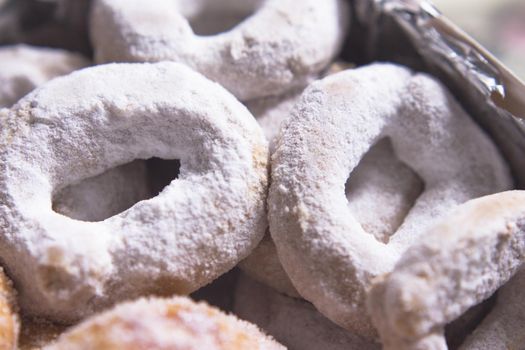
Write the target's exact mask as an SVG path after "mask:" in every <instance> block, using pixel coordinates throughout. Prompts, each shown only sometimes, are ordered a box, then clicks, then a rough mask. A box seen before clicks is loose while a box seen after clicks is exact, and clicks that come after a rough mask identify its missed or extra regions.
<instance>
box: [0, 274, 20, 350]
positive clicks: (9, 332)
mask: <svg viewBox="0 0 525 350" xmlns="http://www.w3.org/2000/svg"><path fill="white" fill-rule="evenodd" d="M15 299H16V293H15V291H14V289H13V285H12V283H11V281H10V280H9V279H8V278H7V276H6V275H5V273H4V270H3V269H2V268H0V349H18V347H17V345H18V334H19V333H20V319H19V317H18V310H17V306H16V300H15Z"/></svg>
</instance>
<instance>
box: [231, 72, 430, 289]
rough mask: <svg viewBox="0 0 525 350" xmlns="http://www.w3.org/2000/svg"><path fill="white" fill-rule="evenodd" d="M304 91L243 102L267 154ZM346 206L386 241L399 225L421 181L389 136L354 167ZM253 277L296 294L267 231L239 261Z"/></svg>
mask: <svg viewBox="0 0 525 350" xmlns="http://www.w3.org/2000/svg"><path fill="white" fill-rule="evenodd" d="M350 67H351V65H350V64H349V63H346V62H336V63H334V64H332V65H331V66H330V67H329V69H328V71H327V72H326V74H327V75H330V74H335V73H338V72H341V71H343V70H345V69H349V68H350ZM303 91H304V89H302V90H299V91H293V92H291V93H288V94H285V95H282V96H278V97H275V96H272V97H265V98H261V99H258V100H255V101H248V102H246V103H245V105H246V107H247V108H248V109H249V110H250V112H252V114H253V115H254V116H255V118H256V119H257V122H258V123H259V125H260V126H261V128H262V129H263V131H264V134H265V135H266V138H267V139H268V141H269V143H270V154H271V153H273V151H274V148H275V142H276V140H277V136H278V133H279V130H280V128H281V125H282V123H283V122H284V121H285V120H286V119H287V118H288V117H289V115H290V112H291V111H292V109H293V107H294V105H295V104H296V103H297V102H299V100H300V98H301V94H302V92H303ZM346 188H347V190H346V197H347V199H348V205H349V207H350V208H351V210H352V211H353V212H354V214H355V216H356V218H357V220H358V221H359V223H360V224H361V226H363V227H364V228H365V229H366V231H367V232H369V233H371V234H373V235H374V236H375V237H376V238H377V239H379V240H381V241H383V242H385V241H387V240H388V236H389V235H390V234H392V233H393V232H394V231H395V229H396V228H397V227H399V225H400V224H401V222H402V220H403V218H404V217H405V216H406V213H407V212H408V210H409V209H410V205H411V203H413V202H414V199H415V198H416V197H417V195H418V194H419V193H420V192H421V190H422V183H421V179H419V177H417V175H416V174H415V173H414V172H413V171H411V169H410V168H408V167H407V166H406V165H404V164H403V163H402V162H401V161H399V160H398V159H397V158H396V157H395V154H394V153H393V150H392V146H391V144H390V143H389V142H388V140H384V141H381V142H379V143H378V144H377V145H374V146H373V147H372V148H371V149H370V151H369V152H368V153H367V154H366V156H365V157H363V159H362V161H361V163H359V165H358V166H357V167H356V168H355V169H354V173H353V175H352V177H351V181H349V183H347V185H346ZM240 267H241V268H242V269H243V270H244V271H245V272H246V273H248V274H249V275H250V276H251V277H252V278H254V279H256V280H257V281H259V282H262V283H265V284H266V285H268V286H271V287H272V288H274V289H276V290H278V291H279V292H281V293H284V294H286V295H288V296H291V297H296V298H298V297H300V295H299V293H298V292H297V290H296V289H295V288H294V286H293V284H292V282H291V281H290V279H289V278H288V275H287V274H286V272H285V271H284V269H283V267H282V265H281V262H280V261H279V258H278V257H277V250H276V248H275V244H274V243H273V241H272V239H271V237H270V232H269V231H268V232H267V233H266V235H265V236H264V238H263V240H262V241H261V243H259V245H258V246H257V248H255V249H254V251H253V252H252V253H251V254H250V255H249V256H248V257H247V258H246V259H244V260H243V261H242V262H241V263H240Z"/></svg>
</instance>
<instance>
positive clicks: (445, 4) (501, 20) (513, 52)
mask: <svg viewBox="0 0 525 350" xmlns="http://www.w3.org/2000/svg"><path fill="white" fill-rule="evenodd" d="M431 1H432V2H433V3H434V4H435V5H436V7H437V8H438V9H439V10H440V11H441V12H442V13H443V14H444V15H446V16H447V17H448V18H450V19H451V20H452V21H453V22H454V23H456V24H457V25H459V26H460V27H461V28H463V30H465V31H466V32H467V33H469V34H470V35H471V36H473V37H474V38H475V39H477V40H478V41H479V42H480V43H481V44H482V45H483V46H484V47H486V48H487V49H488V50H489V51H490V52H492V53H493V54H494V55H495V56H496V57H497V58H499V59H500V60H501V61H503V62H504V63H505V64H506V65H507V66H508V67H509V68H510V69H511V70H512V71H514V72H515V73H516V74H517V75H518V76H519V77H520V78H521V79H522V80H525V0H431Z"/></svg>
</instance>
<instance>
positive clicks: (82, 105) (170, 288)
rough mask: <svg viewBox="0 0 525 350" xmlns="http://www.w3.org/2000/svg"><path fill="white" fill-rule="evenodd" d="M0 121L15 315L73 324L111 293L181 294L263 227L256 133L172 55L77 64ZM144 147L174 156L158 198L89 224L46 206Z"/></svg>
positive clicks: (0, 174) (239, 254)
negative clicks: (162, 59)
mask: <svg viewBox="0 0 525 350" xmlns="http://www.w3.org/2000/svg"><path fill="white" fill-rule="evenodd" d="M0 119H1V125H2V129H0V132H1V135H0V136H1V137H0V142H1V145H0V167H1V171H0V202H1V203H2V204H1V205H0V228H1V230H2V231H3V232H4V234H3V235H2V237H1V241H0V255H1V256H2V258H3V260H4V262H5V264H6V266H7V267H8V269H9V271H10V273H11V276H12V277H13V279H14V280H15V281H16V282H15V283H16V284H17V285H18V286H20V290H19V292H20V304H21V306H22V308H23V309H25V311H26V312H27V313H28V314H31V315H42V316H47V317H49V318H50V319H54V320H62V321H73V320H77V319H79V318H81V317H83V316H85V315H86V314H89V313H91V312H93V311H94V310H97V309H99V308H101V307H104V306H106V305H108V304H111V303H114V302H115V301H118V300H121V299H123V298H131V297H134V296H138V295H144V294H148V293H160V294H166V293H175V292H177V293H189V292H191V291H193V290H195V289H197V288H199V287H200V286H202V285H204V284H206V283H209V282H210V281H212V280H213V279H215V278H216V277H218V276H219V275H221V274H222V273H224V272H226V271H228V270H229V269H231V268H232V267H233V266H235V265H236V264H237V262H238V261H239V260H241V259H243V258H244V257H246V255H248V253H249V252H250V251H251V250H252V249H253V248H254V247H255V246H256V245H257V243H258V242H259V240H260V239H261V238H262V236H263V234H264V230H265V228H266V226H267V222H266V215H265V205H264V199H265V197H266V191H267V152H268V151H267V143H266V141H265V140H264V136H263V134H262V131H261V129H260V127H259V126H258V125H257V123H256V121H255V119H254V118H253V116H251V114H250V113H249V112H248V111H247V110H246V108H245V107H244V106H243V105H242V104H240V103H239V102H238V101H237V100H236V99H235V98H234V97H233V96H232V95H231V94H229V93H228V92H227V91H226V90H224V89H223V88H222V87H220V86H219V85H218V84H215V83H213V82H210V81H209V80H207V79H205V78H204V77H203V76H201V75H200V74H198V73H196V72H193V71H191V70H190V69H189V68H186V67H185V66H182V65H180V64H176V63H167V62H166V63H158V64H114V65H106V66H97V67H93V68H89V69H85V70H82V71H79V72H75V73H73V74H71V75H69V76H67V77H63V78H57V79H55V80H53V81H52V82H49V83H48V84H46V85H45V86H44V87H42V88H39V89H37V90H35V91H34V92H33V93H31V94H30V95H28V96H26V97H25V98H24V99H23V100H21V101H20V102H19V103H18V104H17V105H16V106H15V107H14V108H13V109H11V110H10V111H8V112H7V113H6V112H5V110H3V111H2V114H1V115H0ZM153 156H156V157H159V158H164V159H180V163H181V167H180V175H179V178H178V179H176V180H175V181H173V182H172V183H171V184H170V185H169V186H167V187H166V188H165V189H164V190H163V191H162V192H161V193H160V194H159V195H158V196H156V197H154V198H151V199H149V200H144V201H141V202H138V203H136V204H135V205H134V206H133V207H131V208H130V209H128V210H126V211H124V212H123V213H120V214H118V215H116V216H113V217H111V218H109V219H107V220H104V221H102V222H91V223H87V222H80V221H76V220H72V219H70V218H67V217H64V216H62V215H59V214H57V213H55V212H54V211H52V210H51V195H52V193H53V192H54V191H57V190H60V188H63V187H65V186H67V185H69V184H71V183H75V182H77V181H79V180H81V179H83V178H88V177H92V176H95V175H97V174H100V173H102V172H104V171H105V170H107V169H108V168H112V167H115V166H117V165H119V164H125V163H128V162H130V161H132V160H134V159H148V158H151V157H153Z"/></svg>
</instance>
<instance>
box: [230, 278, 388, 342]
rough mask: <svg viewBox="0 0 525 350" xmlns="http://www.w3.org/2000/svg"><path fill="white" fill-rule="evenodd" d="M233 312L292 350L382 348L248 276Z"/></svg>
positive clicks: (240, 283)
mask: <svg viewBox="0 0 525 350" xmlns="http://www.w3.org/2000/svg"><path fill="white" fill-rule="evenodd" d="M234 312H235V314H236V315H238V316H239V317H241V318H243V319H245V320H247V321H249V322H252V323H254V324H256V325H258V326H259V327H260V328H261V329H263V330H265V331H266V332H268V334H270V335H272V336H273V337H275V339H276V340H277V341H279V342H280V343H281V344H283V345H285V346H286V347H287V348H288V349H290V350H318V349H323V350H343V349H360V350H361V349H362V350H378V349H381V346H380V345H379V343H375V342H371V341H367V340H366V339H363V338H361V337H359V336H358V335H356V334H353V333H351V332H349V331H347V330H345V329H343V328H341V327H339V326H338V325H336V324H334V323H333V322H332V321H330V320H328V319H327V318H326V317H324V316H323V315H322V314H320V313H319V311H317V310H316V309H315V308H314V307H313V306H312V305H311V304H310V303H309V302H307V301H305V300H298V299H295V298H290V297H287V296H285V295H281V294H279V293H277V292H276V291H275V290H272V289H271V288H269V287H266V286H264V285H262V284H260V283H258V282H256V281H254V280H252V279H250V278H249V277H247V276H245V275H241V276H240V278H239V281H238V285H237V288H236V290H235V306H234Z"/></svg>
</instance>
